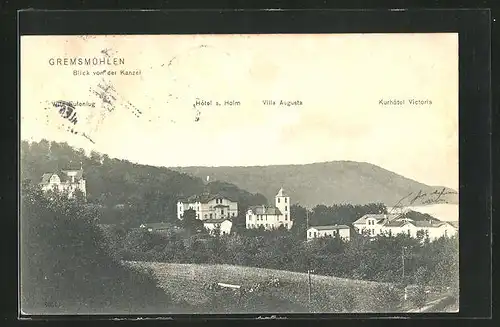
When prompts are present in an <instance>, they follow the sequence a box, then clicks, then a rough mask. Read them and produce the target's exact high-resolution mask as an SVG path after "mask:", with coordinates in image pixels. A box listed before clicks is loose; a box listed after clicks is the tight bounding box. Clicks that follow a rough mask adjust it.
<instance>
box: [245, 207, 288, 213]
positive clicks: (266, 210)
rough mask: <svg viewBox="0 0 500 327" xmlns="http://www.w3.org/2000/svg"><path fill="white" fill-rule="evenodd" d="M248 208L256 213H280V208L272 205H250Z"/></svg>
mask: <svg viewBox="0 0 500 327" xmlns="http://www.w3.org/2000/svg"><path fill="white" fill-rule="evenodd" d="M248 210H252V212H253V213H254V214H256V215H281V214H282V213H281V211H280V209H278V208H276V207H274V206H263V205H260V206H251V207H249V208H248Z"/></svg>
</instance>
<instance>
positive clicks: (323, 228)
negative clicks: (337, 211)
mask: <svg viewBox="0 0 500 327" xmlns="http://www.w3.org/2000/svg"><path fill="white" fill-rule="evenodd" d="M312 228H314V229H316V230H336V229H350V228H349V226H346V225H325V226H311V227H309V229H312Z"/></svg>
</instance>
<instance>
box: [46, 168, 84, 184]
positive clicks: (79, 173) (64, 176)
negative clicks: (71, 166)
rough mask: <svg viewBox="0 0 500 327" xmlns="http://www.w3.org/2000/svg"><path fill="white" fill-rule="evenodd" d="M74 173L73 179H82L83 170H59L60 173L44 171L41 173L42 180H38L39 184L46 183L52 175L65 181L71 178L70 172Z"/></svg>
mask: <svg viewBox="0 0 500 327" xmlns="http://www.w3.org/2000/svg"><path fill="white" fill-rule="evenodd" d="M72 172H73V173H75V180H76V181H78V180H80V179H83V170H80V169H78V170H61V171H60V173H56V172H53V173H45V174H43V175H42V181H41V182H40V183H41V184H47V183H48V182H49V180H50V178H51V177H52V176H54V175H57V177H59V179H60V180H61V182H67V181H70V180H71V176H69V174H70V173H72Z"/></svg>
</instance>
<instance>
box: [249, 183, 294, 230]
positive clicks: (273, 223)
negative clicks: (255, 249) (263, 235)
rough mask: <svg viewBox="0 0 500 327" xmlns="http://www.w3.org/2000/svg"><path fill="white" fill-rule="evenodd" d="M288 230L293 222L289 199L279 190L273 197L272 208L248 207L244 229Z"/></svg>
mask: <svg viewBox="0 0 500 327" xmlns="http://www.w3.org/2000/svg"><path fill="white" fill-rule="evenodd" d="M261 226H262V227H264V229H276V228H279V227H281V226H282V227H284V228H286V229H290V228H292V226H293V220H292V217H291V216H290V197H289V196H288V194H286V193H285V191H284V190H283V188H281V189H280V190H279V191H278V193H277V194H276V196H275V197H274V206H266V205H258V206H252V207H249V208H248V210H247V212H246V228H247V229H253V228H259V227H261Z"/></svg>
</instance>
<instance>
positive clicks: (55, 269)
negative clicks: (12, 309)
mask: <svg viewBox="0 0 500 327" xmlns="http://www.w3.org/2000/svg"><path fill="white" fill-rule="evenodd" d="M50 198H52V199H50ZM94 215H95V212H93V211H92V210H91V209H89V208H88V207H85V206H84V205H83V203H82V202H81V201H80V200H79V199H71V200H69V199H67V198H66V197H65V195H59V194H51V193H48V194H44V193H42V192H41V191H40V190H39V189H38V188H37V187H34V186H31V185H24V188H23V189H22V198H21V240H22V242H21V307H22V309H23V311H24V312H26V313H31V314H37V313H127V312H146V311H159V310H168V306H169V305H170V303H171V299H170V297H169V296H168V295H167V294H165V292H164V291H163V290H161V289H159V288H158V287H157V286H156V280H155V279H154V278H153V277H152V275H151V274H150V273H147V272H145V273H142V272H138V271H135V270H131V269H129V268H127V267H124V266H122V265H121V263H120V262H119V261H117V260H116V259H115V258H113V257H112V255H111V254H110V253H109V252H108V249H106V247H105V246H104V244H105V242H104V241H103V239H104V237H103V234H102V231H101V229H100V228H99V227H98V226H97V225H96V224H95V223H94V217H95V216H94Z"/></svg>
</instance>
